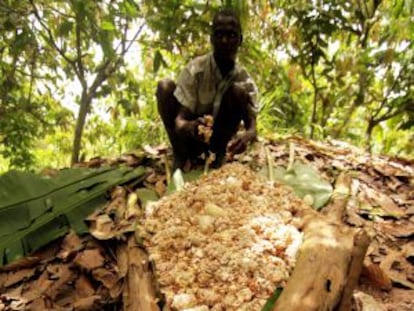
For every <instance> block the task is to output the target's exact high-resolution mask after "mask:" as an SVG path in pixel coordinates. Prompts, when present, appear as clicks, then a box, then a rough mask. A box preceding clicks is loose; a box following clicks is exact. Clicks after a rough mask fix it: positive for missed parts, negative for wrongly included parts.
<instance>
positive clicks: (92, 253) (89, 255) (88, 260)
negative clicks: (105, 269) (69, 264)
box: [74, 249, 105, 271]
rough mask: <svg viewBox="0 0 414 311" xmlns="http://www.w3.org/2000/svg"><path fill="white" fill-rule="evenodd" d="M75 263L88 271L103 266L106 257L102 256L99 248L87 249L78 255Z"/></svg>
mask: <svg viewBox="0 0 414 311" xmlns="http://www.w3.org/2000/svg"><path fill="white" fill-rule="evenodd" d="M74 263H75V264H77V265H78V266H80V267H81V268H83V269H85V270H86V271H91V270H93V269H96V268H99V267H102V266H103V265H104V263H105V258H104V257H102V255H101V253H100V252H99V250H98V249H87V250H84V251H83V252H81V253H79V254H78V255H77V256H76V258H75V259H74Z"/></svg>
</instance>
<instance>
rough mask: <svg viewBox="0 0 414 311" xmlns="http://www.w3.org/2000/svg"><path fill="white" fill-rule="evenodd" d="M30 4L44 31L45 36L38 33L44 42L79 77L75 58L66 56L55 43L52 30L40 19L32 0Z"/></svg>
mask: <svg viewBox="0 0 414 311" xmlns="http://www.w3.org/2000/svg"><path fill="white" fill-rule="evenodd" d="M30 4H31V5H32V7H33V13H34V15H35V17H36V20H37V21H38V22H39V24H40V25H41V26H42V28H43V29H44V30H45V31H46V33H47V36H45V35H44V34H40V35H41V36H42V37H43V38H44V39H45V40H46V42H48V43H49V44H50V45H51V46H52V47H53V48H54V49H55V50H56V51H57V52H58V53H59V55H60V56H61V57H62V58H63V59H64V60H65V61H67V62H68V63H69V64H70V65H71V66H72V68H73V69H74V71H75V73H76V75H77V76H78V77H79V72H78V70H77V68H76V62H75V60H73V59H71V58H69V56H67V55H66V54H65V53H64V51H63V50H62V49H61V48H60V47H59V46H58V45H57V44H56V40H55V38H54V37H53V34H52V32H51V31H50V29H49V27H48V26H47V25H46V24H45V23H44V22H43V21H42V18H41V17H40V14H39V10H38V9H37V7H36V5H35V4H34V1H33V0H30Z"/></svg>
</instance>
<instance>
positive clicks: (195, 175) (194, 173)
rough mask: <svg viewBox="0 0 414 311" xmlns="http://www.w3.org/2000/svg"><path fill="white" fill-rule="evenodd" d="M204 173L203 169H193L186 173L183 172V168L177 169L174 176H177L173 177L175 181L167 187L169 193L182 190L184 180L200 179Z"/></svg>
mask: <svg viewBox="0 0 414 311" xmlns="http://www.w3.org/2000/svg"><path fill="white" fill-rule="evenodd" d="M203 174H204V171H203V170H191V171H189V172H186V173H183V172H182V171H181V170H176V171H175V172H174V174H173V176H175V178H173V182H172V183H170V184H169V185H168V187H167V193H171V192H174V191H176V190H180V189H181V188H182V181H184V182H192V181H195V180H197V179H199V178H200V177H201V176H202V175H203Z"/></svg>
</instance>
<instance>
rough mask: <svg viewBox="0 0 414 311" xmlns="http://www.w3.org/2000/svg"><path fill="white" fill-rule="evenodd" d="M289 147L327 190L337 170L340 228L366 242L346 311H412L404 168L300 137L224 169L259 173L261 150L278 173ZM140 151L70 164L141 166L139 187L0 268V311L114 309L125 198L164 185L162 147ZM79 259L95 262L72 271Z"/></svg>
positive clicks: (125, 230)
mask: <svg viewBox="0 0 414 311" xmlns="http://www.w3.org/2000/svg"><path fill="white" fill-rule="evenodd" d="M289 144H294V145H295V150H294V153H295V161H297V162H298V163H303V164H305V165H308V166H310V167H313V169H315V170H317V171H318V173H319V174H320V176H321V178H323V179H324V180H325V181H327V182H329V183H330V184H332V185H333V184H334V182H335V179H336V177H337V176H338V175H339V172H341V171H346V172H348V173H349V174H350V175H351V176H352V178H353V181H352V193H351V197H350V200H349V204H348V206H347V215H346V217H345V219H344V224H346V225H349V226H353V227H363V228H365V229H366V230H367V231H368V232H369V233H370V235H371V237H372V238H373V241H372V243H371V245H370V248H369V251H368V253H367V256H366V258H365V264H364V269H363V273H362V274H361V278H360V284H359V288H358V291H357V292H356V293H355V295H354V298H355V303H354V305H353V310H358V311H367V310H370V308H372V307H373V306H376V308H377V309H378V310H389V311H392V310H395V311H397V310H398V311H408V310H413V309H414V305H413V301H414V290H413V288H412V284H413V282H414V280H413V278H414V277H413V274H414V273H413V264H414V252H413V249H414V246H413V244H412V236H413V230H412V226H413V223H414V216H413V215H414V212H413V211H414V161H413V160H408V159H399V158H391V157H385V156H375V155H369V154H367V153H365V152H364V151H362V150H360V149H358V148H356V147H353V146H350V145H347V144H345V143H342V142H337V141H326V142H323V143H322V142H315V141H309V140H305V139H303V138H300V137H289V138H284V139H280V140H269V139H261V141H259V142H258V143H256V144H255V145H253V146H252V147H251V148H250V150H249V151H248V153H245V154H242V155H239V156H236V158H235V159H234V161H237V162H240V163H243V164H244V165H246V166H249V167H250V168H252V169H253V170H254V171H257V172H259V171H260V170H262V169H263V168H266V166H267V165H268V159H267V158H266V153H265V148H267V149H268V150H269V155H270V157H271V158H272V161H273V165H274V166H275V167H278V166H279V167H283V168H287V167H288V165H289V157H290V154H289V151H290V150H289ZM146 149H147V152H145V151H142V152H138V153H135V154H128V155H124V156H122V157H120V158H112V159H103V158H99V157H98V158H94V159H92V160H90V161H87V162H84V163H81V164H79V165H78V166H80V167H100V166H104V165H130V166H133V167H136V166H138V165H144V166H145V167H147V170H148V178H147V180H146V181H145V184H144V183H140V184H130V185H125V186H123V187H118V188H115V189H114V191H113V192H112V197H111V198H110V199H109V202H108V204H107V206H106V207H105V208H104V209H103V210H101V211H97V212H96V213H94V214H93V215H91V216H90V217H88V220H87V221H88V223H89V228H90V232H91V235H86V236H82V237H78V236H75V235H74V233H70V234H68V235H67V236H66V237H65V238H64V239H60V240H57V241H55V242H53V243H51V244H50V245H48V246H47V247H44V248H43V249H41V250H39V251H38V252H36V253H34V254H31V255H30V256H28V257H25V258H21V259H20V260H18V261H15V262H13V263H11V264H9V265H8V266H6V267H1V268H0V269H1V270H0V310H47V309H49V310H50V309H53V310H68V309H76V310H109V309H110V310H118V309H119V310H120V309H122V305H123V300H125V299H126V298H125V297H126V296H125V293H124V294H123V292H125V290H126V287H128V286H126V285H125V284H126V278H127V275H128V271H129V266H128V256H127V255H126V253H123V252H122V251H120V250H123V251H125V248H126V247H125V245H126V243H127V239H128V236H130V235H133V234H134V231H135V226H136V224H137V222H138V221H139V220H140V219H141V218H142V210H141V209H140V208H138V206H139V205H141V204H142V202H141V198H140V192H139V191H137V194H138V201H137V202H136V203H134V204H133V205H135V206H136V208H135V209H134V208H133V209H128V196H129V195H130V194H132V193H135V190H138V189H148V190H151V191H153V192H152V193H153V194H151V196H150V197H151V200H149V201H152V200H154V199H157V198H158V197H162V196H163V195H164V194H165V193H166V189H167V187H168V183H169V182H170V180H169V178H170V176H169V175H168V174H166V169H167V168H168V166H166V163H167V161H166V160H167V159H168V161H170V160H169V159H170V156H167V154H166V152H167V151H166V148H165V146H161V147H160V148H157V147H147V148H146ZM201 169H202V167H201ZM53 173H54V172H48V174H53ZM120 197H122V199H120ZM132 201H134V200H132ZM142 201H143V200H142ZM112 202H114V203H112ZM128 210H129V212H127V211H128ZM322 210H323V208H322ZM131 211H132V213H131ZM99 217H101V220H99ZM102 220H104V221H102ZM109 220H110V221H109ZM99 222H101V223H100V224H98V223H99ZM207 223H208V221H207ZM103 224H104V226H101V225H103ZM207 227H208V225H207ZM92 232H95V235H94V234H92ZM94 236H95V237H94ZM101 239H103V240H101ZM138 240H139V239H138ZM121 246H123V247H121ZM85 252H86V254H83V253H85ZM94 255H95V256H96V258H95V257H94ZM82 257H83V258H89V257H93V258H95V259H91V260H92V262H89V261H87V262H88V263H84V264H79V260H80V258H82ZM76 258H78V259H76ZM75 261H77V262H78V263H76V262H75ZM81 262H82V261H81ZM57 266H61V267H59V268H57ZM69 274H70V275H69ZM59 280H60V283H61V284H63V285H62V286H60V287H59V288H58V287H56V286H54V284H56V283H59ZM273 290H274V288H273V289H272V291H273ZM361 293H362V294H361ZM123 297H124V298H123Z"/></svg>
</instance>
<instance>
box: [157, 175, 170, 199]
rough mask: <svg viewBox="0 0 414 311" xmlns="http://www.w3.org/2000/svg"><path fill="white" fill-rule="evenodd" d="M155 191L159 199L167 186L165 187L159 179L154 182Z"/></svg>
mask: <svg viewBox="0 0 414 311" xmlns="http://www.w3.org/2000/svg"><path fill="white" fill-rule="evenodd" d="M155 191H156V192H157V194H158V196H160V197H162V196H163V195H164V194H165V192H166V191H167V186H166V185H165V183H164V181H163V180H161V179H160V180H158V181H157V182H156V184H155Z"/></svg>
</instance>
